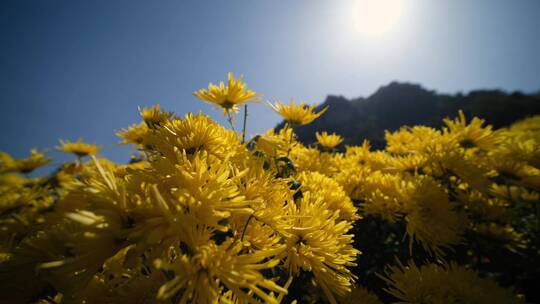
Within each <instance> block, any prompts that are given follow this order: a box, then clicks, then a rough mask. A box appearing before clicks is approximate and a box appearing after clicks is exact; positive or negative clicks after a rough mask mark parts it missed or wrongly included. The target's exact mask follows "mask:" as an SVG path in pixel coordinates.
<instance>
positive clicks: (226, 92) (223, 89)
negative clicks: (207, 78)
mask: <svg viewBox="0 0 540 304" xmlns="http://www.w3.org/2000/svg"><path fill="white" fill-rule="evenodd" d="M227 81H228V82H227V85H225V84H224V83H223V81H222V82H220V83H219V86H217V85H215V84H212V83H210V84H208V89H207V90H204V89H201V90H199V91H197V92H194V93H193V95H195V97H197V98H199V99H202V100H204V101H206V102H209V103H212V104H215V105H217V106H219V107H221V108H222V109H223V113H224V114H227V113H228V112H230V111H232V112H238V105H239V104H243V103H247V102H250V101H254V100H255V99H256V98H257V97H258V96H259V94H257V93H256V92H254V91H252V90H249V89H248V88H247V85H246V83H244V82H242V76H240V77H238V79H234V75H233V73H230V72H229V74H227Z"/></svg>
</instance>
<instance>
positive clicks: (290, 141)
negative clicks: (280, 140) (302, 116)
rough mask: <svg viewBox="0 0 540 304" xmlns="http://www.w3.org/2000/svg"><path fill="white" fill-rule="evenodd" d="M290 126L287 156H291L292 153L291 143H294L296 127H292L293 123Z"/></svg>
mask: <svg viewBox="0 0 540 304" xmlns="http://www.w3.org/2000/svg"><path fill="white" fill-rule="evenodd" d="M290 128H291V136H289V146H288V147H287V157H289V155H290V154H291V145H292V141H293V134H294V128H293V127H292V125H291V126H290Z"/></svg>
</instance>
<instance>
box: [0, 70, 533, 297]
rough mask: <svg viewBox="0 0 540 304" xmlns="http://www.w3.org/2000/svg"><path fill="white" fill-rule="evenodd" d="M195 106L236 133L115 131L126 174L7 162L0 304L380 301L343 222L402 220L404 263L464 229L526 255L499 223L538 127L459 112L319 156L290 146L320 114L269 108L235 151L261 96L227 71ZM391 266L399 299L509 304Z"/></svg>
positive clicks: (194, 125)
mask: <svg viewBox="0 0 540 304" xmlns="http://www.w3.org/2000/svg"><path fill="white" fill-rule="evenodd" d="M194 95H195V96H197V97H199V98H200V99H203V100H205V101H207V102H210V103H213V104H215V105H217V106H219V107H221V108H222V109H223V111H224V113H225V115H228V117H229V122H230V123H231V129H227V128H225V127H223V126H221V125H219V124H217V123H216V122H214V121H212V120H211V119H210V118H209V117H208V116H205V115H203V114H197V115H195V114H187V115H185V116H184V117H183V118H180V117H178V116H176V115H175V114H173V113H171V112H166V111H163V110H162V109H160V107H159V106H155V107H152V108H145V109H142V110H141V117H142V120H143V121H142V122H141V123H140V124H136V125H132V126H129V127H128V128H126V129H123V130H121V131H119V132H118V135H119V136H120V137H121V138H122V139H123V143H124V144H130V145H133V146H134V147H135V148H136V149H137V150H138V151H139V152H140V156H138V157H135V158H133V160H132V162H131V163H129V164H116V163H113V162H111V161H109V160H107V159H104V158H101V157H98V156H97V153H98V152H99V147H97V146H95V145H91V144H85V143H83V142H82V141H77V142H61V145H60V146H59V147H58V149H59V150H61V151H64V152H68V153H72V154H74V155H75V156H76V157H77V159H76V161H73V162H70V163H66V164H63V165H61V166H60V167H59V169H58V170H57V171H55V172H54V173H52V174H49V175H46V176H44V177H32V176H31V175H29V173H30V172H32V171H33V170H34V169H36V168H38V167H40V166H43V165H45V164H47V163H48V162H49V161H50V159H48V158H46V157H45V155H44V153H42V152H38V151H35V150H33V151H32V154H31V156H30V157H29V158H27V159H13V158H12V157H11V156H10V155H8V154H6V153H1V154H0V240H1V243H0V282H1V286H2V292H1V293H0V302H1V303H27V302H34V303H51V302H53V303H161V302H165V303H283V302H285V301H293V300H294V299H292V298H291V296H290V293H289V291H290V289H291V288H293V287H292V286H294V284H295V283H296V281H298V280H300V278H301V277H307V278H309V280H310V284H311V286H312V288H313V289H312V291H315V290H319V291H320V293H319V296H313V297H314V298H316V300H314V301H328V302H330V303H338V302H343V303H378V302H379V300H378V299H377V297H376V296H375V295H374V294H372V293H370V292H369V291H367V290H366V289H365V288H364V287H362V286H358V285H357V284H356V283H355V282H356V280H357V279H358V278H357V276H356V275H355V274H354V273H353V269H354V267H357V259H358V258H360V259H359V261H358V264H360V265H361V263H362V260H361V255H360V254H361V253H360V251H359V250H358V249H356V248H355V247H354V234H353V226H354V225H355V223H356V222H358V221H362V220H363V218H366V217H373V216H375V217H380V218H381V219H384V220H386V221H388V222H389V223H396V222H402V223H405V225H406V234H407V235H408V240H409V249H410V250H411V251H413V250H425V251H426V252H428V253H429V254H431V255H432V256H433V257H435V258H436V259H438V260H444V258H445V255H446V252H447V250H449V249H451V248H452V247H453V246H456V245H459V244H461V243H463V241H464V237H463V236H464V233H465V232H471V233H477V234H481V235H488V236H490V237H494V238H498V239H502V240H503V241H504V242H505V244H507V245H508V248H511V249H512V250H519V248H522V247H523V246H527V239H525V238H523V237H522V235H521V234H520V233H518V232H517V231H515V230H514V229H513V227H512V226H511V214H509V213H508V209H509V207H511V205H512V204H518V203H519V204H529V205H532V204H538V201H539V189H540V117H533V118H530V119H527V120H524V121H522V122H519V123H517V124H514V125H513V126H511V127H510V128H507V129H501V130H496V131H494V130H492V129H491V128H490V127H489V126H484V125H483V121H482V120H480V119H478V118H474V119H473V120H472V121H471V122H467V121H466V119H465V117H464V115H463V113H460V114H459V118H457V119H456V120H450V119H448V120H445V123H446V125H447V127H446V128H443V129H442V130H436V129H433V128H429V127H422V126H417V127H412V128H408V127H407V128H402V129H401V130H399V131H397V132H393V133H391V132H388V133H387V134H386V139H387V143H388V146H387V148H386V149H385V150H383V151H371V150H370V146H369V143H367V142H366V143H364V144H363V145H362V146H360V147H346V151H345V152H338V150H336V147H338V146H339V145H340V144H341V142H342V138H341V137H340V136H338V135H336V134H328V133H326V132H323V133H321V134H319V133H318V134H317V140H318V144H319V146H305V145H303V144H301V143H300V142H299V141H298V140H297V138H296V137H295V134H294V127H295V126H298V125H304V124H308V123H310V122H312V121H313V120H315V119H317V118H318V117H319V116H321V115H322V114H323V113H324V112H325V111H326V109H324V110H322V111H320V112H318V113H316V112H315V107H314V106H307V105H306V104H304V103H300V104H298V105H295V103H294V102H293V101H291V102H290V104H289V105H285V104H283V103H280V102H277V103H276V104H274V105H272V108H273V109H274V110H275V111H276V112H277V113H279V114H280V115H282V117H283V118H284V119H285V120H286V121H287V122H288V124H287V125H286V126H285V127H284V128H282V129H281V130H279V131H276V130H270V131H268V132H267V133H265V134H262V135H258V136H256V137H254V138H252V140H250V141H249V142H244V140H243V138H244V136H245V133H246V132H245V126H246V124H245V121H244V130H243V131H242V133H241V134H238V133H237V132H236V131H235V130H234V121H235V120H234V118H233V116H232V115H233V114H234V113H235V112H237V110H238V109H237V105H239V104H246V103H248V102H252V101H255V99H257V98H258V97H259V96H260V95H259V94H257V93H255V92H253V91H251V90H248V89H247V86H246V84H245V83H243V82H242V79H241V78H240V79H235V78H234V76H233V75H232V74H229V79H228V84H227V85H225V84H224V83H221V84H220V85H219V86H216V85H212V84H210V86H209V88H208V90H204V89H203V90H200V91H198V92H196V93H194ZM246 110H247V109H246ZM244 119H245V118H244ZM360 233H361V232H360ZM366 233H369V232H366ZM415 244H420V245H421V246H420V247H419V249H416V248H414V245H415ZM398 264H399V267H393V268H389V269H388V271H387V273H386V275H384V274H381V276H382V277H383V278H384V279H385V280H386V282H388V284H389V285H388V291H389V292H390V294H391V295H393V296H394V297H395V298H397V299H398V300H401V301H406V302H414V303H418V302H422V303H428V302H429V303H442V302H445V301H446V300H448V299H451V300H452V301H464V302H468V301H467V299H472V298H471V297H477V298H478V299H480V300H478V301H484V302H482V303H488V302H489V303H495V302H497V301H498V302H500V301H515V302H517V301H519V298H518V297H517V296H516V295H515V294H514V293H513V291H512V290H511V289H505V288H502V287H499V286H498V285H497V284H496V283H495V282H493V281H489V280H488V279H483V278H480V277H479V276H478V275H477V274H476V273H475V272H474V271H471V270H468V269H465V268H464V267H463V266H458V265H456V264H454V263H446V262H441V263H439V264H435V263H431V264H427V265H424V266H422V267H420V268H418V267H417V266H416V265H415V264H414V263H413V264H412V265H409V266H407V267H406V266H403V265H402V264H400V263H398ZM306 274H307V275H306ZM450 282H452V283H451V284H450ZM448 284H450V285H448ZM473 284H474V286H472V285H473ZM440 286H444V289H440V288H439V287H440ZM314 294H317V292H314ZM474 299H476V298H474ZM474 301H476V300H474ZM505 303H507V302H505Z"/></svg>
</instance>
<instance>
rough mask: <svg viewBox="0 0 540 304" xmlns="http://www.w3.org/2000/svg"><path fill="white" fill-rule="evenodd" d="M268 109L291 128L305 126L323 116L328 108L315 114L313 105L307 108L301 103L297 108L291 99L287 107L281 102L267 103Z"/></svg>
mask: <svg viewBox="0 0 540 304" xmlns="http://www.w3.org/2000/svg"><path fill="white" fill-rule="evenodd" d="M268 104H269V105H270V107H271V108H272V109H273V110H274V111H276V113H278V114H279V115H281V117H283V119H285V120H286V121H287V122H288V123H290V124H291V125H293V126H302V125H307V124H309V123H311V122H312V121H314V120H315V119H317V118H319V117H320V116H321V115H323V114H324V113H325V112H326V111H327V110H328V107H326V108H324V109H323V110H322V111H320V112H319V113H315V112H314V111H313V110H314V109H315V106H316V105H315V104H313V105H311V106H307V105H306V103H304V102H301V103H300V104H299V105H298V106H296V105H295V104H294V100H293V99H292V98H291V101H290V103H289V105H288V106H287V105H285V104H284V103H282V102H279V101H277V102H276V104H274V105H273V104H271V103H268Z"/></svg>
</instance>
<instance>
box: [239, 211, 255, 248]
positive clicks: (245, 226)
mask: <svg viewBox="0 0 540 304" xmlns="http://www.w3.org/2000/svg"><path fill="white" fill-rule="evenodd" d="M252 218H253V214H250V215H249V218H248V220H247V222H246V224H245V225H244V229H242V237H241V238H240V241H241V242H243V241H244V234H246V230H247V227H248V225H249V222H250V221H251V219H252Z"/></svg>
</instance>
